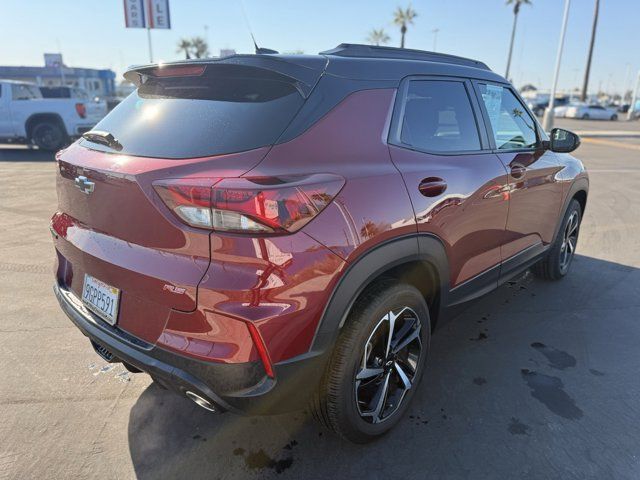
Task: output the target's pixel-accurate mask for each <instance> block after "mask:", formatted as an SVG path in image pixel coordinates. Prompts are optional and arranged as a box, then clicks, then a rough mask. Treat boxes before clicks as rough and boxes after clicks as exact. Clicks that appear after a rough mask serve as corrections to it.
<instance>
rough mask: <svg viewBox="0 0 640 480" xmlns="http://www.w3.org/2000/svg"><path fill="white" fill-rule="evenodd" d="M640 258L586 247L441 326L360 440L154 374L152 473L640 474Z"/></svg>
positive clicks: (137, 442)
mask: <svg viewBox="0 0 640 480" xmlns="http://www.w3.org/2000/svg"><path fill="white" fill-rule="evenodd" d="M638 272H639V269H636V268H633V267H629V266H625V265H620V264H616V263H612V262H607V261H602V260H597V259H594V258H589V257H584V256H577V257H576V258H575V261H574V264H573V271H572V272H571V274H570V275H569V277H567V278H566V279H564V280H563V281H561V282H543V281H540V280H538V279H535V278H534V277H533V276H532V275H531V274H525V275H524V276H523V277H521V278H519V279H518V280H516V281H514V282H510V283H509V284H507V285H504V286H503V287H501V288H500V289H498V290H497V291H496V292H494V293H492V294H490V295H488V296H487V297H485V298H484V299H482V300H480V301H478V302H476V303H475V304H473V305H472V306H471V307H469V308H468V309H467V310H466V311H465V312H463V313H462V314H461V315H460V316H459V317H457V318H456V319H455V320H454V321H452V322H449V323H448V324H446V325H444V326H442V327H441V328H440V329H439V330H438V331H437V332H436V334H435V335H434V338H433V341H432V347H431V354H430V361H429V366H428V369H427V371H426V372H425V376H424V378H423V381H422V384H421V386H420V387H419V388H420V391H419V392H418V394H417V395H416V397H415V398H414V401H413V403H412V406H411V408H410V410H409V412H408V415H406V417H405V418H404V419H403V421H401V422H400V424H398V426H397V428H396V429H395V430H394V431H392V432H391V433H390V434H389V435H387V436H386V437H384V438H382V439H381V440H379V441H377V442H375V443H373V444H370V445H366V446H359V445H352V444H349V443H346V442H344V441H342V440H340V439H338V438H336V437H335V436H333V435H332V434H330V433H329V432H326V431H323V430H322V429H321V428H319V427H318V426H316V425H315V424H314V423H313V422H312V421H311V420H310V419H309V418H308V416H307V415H306V414H304V413H297V414H290V415H282V416H273V417H255V418H245V417H240V416H236V415H233V414H224V415H220V416H215V415H212V414H209V413H208V412H206V411H204V410H202V409H200V408H199V407H196V406H195V405H194V404H192V403H191V402H190V401H188V400H186V399H184V398H181V397H179V396H177V395H175V394H173V393H170V392H167V391H164V390H161V389H159V388H158V387H156V386H155V385H151V386H149V387H148V389H147V390H145V391H144V392H143V394H142V395H141V396H140V397H139V399H138V400H137V402H136V404H135V405H134V407H133V408H132V410H131V412H130V421H129V431H128V438H129V448H130V453H131V458H132V461H133V465H134V468H135V471H136V474H137V476H138V477H139V478H142V479H147V478H148V479H151V478H153V479H157V478H176V477H181V478H190V479H196V478H245V477H247V478H248V477H254V478H255V476H256V475H257V476H258V478H265V477H270V476H278V477H280V476H283V477H290V478H305V479H306V478H331V477H333V478H336V479H339V478H350V477H351V478H362V477H365V476H366V477H371V478H417V477H419V478H424V477H427V476H432V477H434V478H442V477H447V478H460V477H465V478H467V477H472V478H485V477H487V478H489V477H490V478H547V477H552V478H559V477H562V478H585V477H594V478H597V477H602V476H605V477H618V478H619V477H625V478H634V477H635V478H637V476H638V473H639V471H638V470H639V468H640V467H639V465H638V462H637V456H636V455H637V452H638V450H637V446H638V445H639V444H640V432H639V431H638V429H637V428H636V426H637V425H638V422H639V419H640V405H639V403H638V401H637V398H638V395H639V393H640V392H639V387H638V381H637V374H636V373H635V372H637V371H638V369H640V352H639V351H638V348H637V345H638V343H639V342H640V323H638V322H637V319H638V318H640V315H639V313H640V300H638V299H639V298H640V295H639V294H640V274H639V273H638Z"/></svg>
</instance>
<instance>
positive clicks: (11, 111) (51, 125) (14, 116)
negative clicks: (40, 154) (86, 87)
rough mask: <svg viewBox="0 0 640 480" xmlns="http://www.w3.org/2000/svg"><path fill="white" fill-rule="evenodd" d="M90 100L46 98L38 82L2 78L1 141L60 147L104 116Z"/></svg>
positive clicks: (0, 98) (0, 89)
mask: <svg viewBox="0 0 640 480" xmlns="http://www.w3.org/2000/svg"><path fill="white" fill-rule="evenodd" d="M102 116H103V115H102V114H96V112H95V111H94V109H93V108H92V105H91V101H84V100H80V99H75V98H69V99H44V98H43V97H42V93H41V92H40V90H39V89H38V87H37V86H36V85H33V84H30V83H25V82H15V81H10V80H0V141H2V142H11V143H35V144H36V145H37V146H38V147H40V148H42V149H44V150H58V149H59V148H61V147H62V146H64V145H65V144H67V143H68V142H69V141H70V140H71V139H73V138H77V137H79V136H80V135H82V133H84V132H87V131H89V130H91V128H92V127H93V126H94V125H95V124H96V123H97V122H98V121H99V120H100V119H101V118H102Z"/></svg>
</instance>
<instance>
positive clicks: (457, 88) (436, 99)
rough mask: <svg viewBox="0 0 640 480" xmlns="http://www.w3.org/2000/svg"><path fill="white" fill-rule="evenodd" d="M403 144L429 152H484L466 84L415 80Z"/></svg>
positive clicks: (406, 112) (404, 121)
mask: <svg viewBox="0 0 640 480" xmlns="http://www.w3.org/2000/svg"><path fill="white" fill-rule="evenodd" d="M400 141H401V142H402V143H403V144H405V145H409V146H412V147H415V148H416V149H419V150H425V151H427V152H462V151H473V150H480V138H479V136H478V128H477V126H476V121H475V117H474V115H473V110H472V109H471V103H470V101H469V96H468V95H467V89H466V88H465V86H464V83H462V82H456V81H446V80H442V81H441V80H413V81H411V82H410V83H409V89H408V92H407V98H406V100H405V105H404V116H403V118H402V130H401V132H400Z"/></svg>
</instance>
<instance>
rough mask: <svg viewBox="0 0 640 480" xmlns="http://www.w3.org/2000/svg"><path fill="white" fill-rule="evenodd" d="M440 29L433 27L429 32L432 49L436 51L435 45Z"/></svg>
mask: <svg viewBox="0 0 640 480" xmlns="http://www.w3.org/2000/svg"><path fill="white" fill-rule="evenodd" d="M439 31H440V29H439V28H434V29H433V30H431V33H433V51H434V52H435V51H437V50H436V46H437V45H438V32H439Z"/></svg>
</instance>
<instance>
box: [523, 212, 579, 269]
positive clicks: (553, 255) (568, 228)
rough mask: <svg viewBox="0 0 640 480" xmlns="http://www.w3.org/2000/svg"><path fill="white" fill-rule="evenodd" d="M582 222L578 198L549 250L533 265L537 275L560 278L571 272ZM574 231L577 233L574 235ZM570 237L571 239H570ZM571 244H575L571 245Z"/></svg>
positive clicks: (563, 220) (564, 218)
mask: <svg viewBox="0 0 640 480" xmlns="http://www.w3.org/2000/svg"><path fill="white" fill-rule="evenodd" d="M570 222H571V225H570ZM581 222H582V208H581V207H580V204H579V203H578V201H577V200H575V199H574V200H571V203H570V204H569V208H568V209H567V211H566V213H565V214H564V217H563V219H562V225H561V226H560V230H559V231H558V235H557V237H556V239H555V241H554V242H553V245H552V246H551V248H550V249H549V252H548V253H547V254H546V255H545V256H544V257H543V258H542V259H541V260H540V261H539V262H538V263H536V264H535V265H533V266H532V267H531V271H532V272H533V273H534V274H535V275H536V276H537V277H540V278H543V279H545V280H560V279H561V278H564V276H565V275H566V274H567V273H569V267H571V263H572V261H573V257H574V256H575V250H576V247H577V244H578V236H579V234H580V223H581ZM574 232H575V235H573V233H574ZM567 233H571V234H572V235H571V237H569V238H568V237H567ZM569 239H570V241H568V240H569ZM571 245H573V246H572V247H571Z"/></svg>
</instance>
